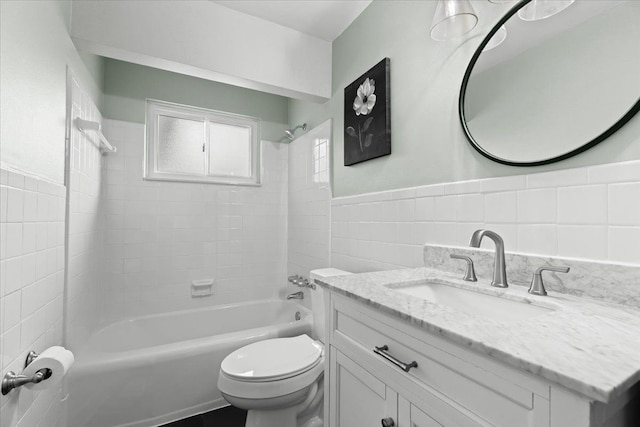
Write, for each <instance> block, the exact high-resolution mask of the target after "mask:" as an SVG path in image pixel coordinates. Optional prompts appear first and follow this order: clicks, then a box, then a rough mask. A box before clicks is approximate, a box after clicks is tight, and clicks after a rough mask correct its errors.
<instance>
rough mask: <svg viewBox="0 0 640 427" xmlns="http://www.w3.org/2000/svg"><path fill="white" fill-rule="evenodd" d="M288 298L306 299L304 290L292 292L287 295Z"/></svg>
mask: <svg viewBox="0 0 640 427" xmlns="http://www.w3.org/2000/svg"><path fill="white" fill-rule="evenodd" d="M287 299H304V293H303V292H302V291H300V292H294V293H292V294H289V295H287Z"/></svg>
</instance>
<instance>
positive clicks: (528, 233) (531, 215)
mask: <svg viewBox="0 0 640 427" xmlns="http://www.w3.org/2000/svg"><path fill="white" fill-rule="evenodd" d="M400 202H402V203H403V205H400V204H399V203H400ZM331 204H332V208H331V215H332V223H331V227H332V230H331V236H332V240H331V242H332V252H331V262H332V267H336V268H344V269H346V270H351V271H368V270H379V269H389V268H402V267H418V266H421V265H422V245H423V244H425V243H432V244H445V245H458V246H466V245H468V242H469V238H470V236H471V233H472V232H473V230H475V229H477V228H489V229H492V230H495V231H496V232H498V233H499V234H501V235H502V236H503V238H504V240H505V244H506V248H507V250H509V251H516V252H520V253H531V254H539V255H550V256H556V255H557V256H563V257H572V258H580V259H587V260H597V261H610V262H616V263H619V262H620V263H631V264H635V265H639V264H640V161H631V162H623V163H616V164H609V165H600V166H593V167H584V168H576V169H566V170H561V171H554V172H545V173H538V174H530V175H519V176H511V177H503V178H490V179H484V180H476V181H466V182H457V183H450V184H436V185H429V186H424V187H416V188H407V189H401V190H394V191H387V192H381V193H372V194H364V195H358V196H352V197H344V198H337V199H333V201H332V203H331ZM491 245H492V244H491V242H489V241H487V242H483V247H491Z"/></svg>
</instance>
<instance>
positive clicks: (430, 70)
mask: <svg viewBox="0 0 640 427" xmlns="http://www.w3.org/2000/svg"><path fill="white" fill-rule="evenodd" d="M435 4H436V2H435V1H420V2H418V1H393V2H392V1H375V0H374V2H373V3H372V4H371V5H370V6H369V7H368V8H367V9H366V10H365V11H364V12H363V13H362V15H360V16H359V17H358V18H357V19H356V20H355V21H354V22H353V24H351V26H349V28H347V29H346V30H345V32H344V33H343V34H342V35H341V36H340V37H339V38H338V39H336V40H335V42H334V43H333V67H332V71H333V75H332V97H331V100H330V101H328V102H327V103H326V104H323V105H318V104H313V103H310V102H305V101H298V100H291V101H290V102H289V122H290V123H302V122H307V123H308V124H309V125H310V126H311V127H313V126H316V125H318V124H320V123H322V122H323V121H325V120H326V119H327V118H333V119H334V122H333V123H334V130H333V147H334V151H333V188H334V192H333V194H334V197H339V196H347V195H353V194H361V193H367V192H372V191H381V190H389V189H396V188H405V187H412V186H418V185H426V184H432V183H440V182H451V181H459V180H468V179H476V178H486V177H493V176H505V175H515V174H522V173H531V172H539V171H545V170H554V169H565V168H570V167H577V166H585V165H593V164H601V163H611V162H617V161H623V160H635V159H640V116H636V117H635V118H634V119H632V121H631V122H629V123H627V125H626V126H625V127H624V128H622V129H621V130H620V131H618V132H617V133H616V134H615V135H613V136H612V137H611V138H609V139H608V140H606V141H605V142H603V143H601V144H600V145H598V146H596V147H594V148H593V149H591V150H588V151H587V152H585V153H582V154H580V155H578V156H576V157H573V158H571V159H568V160H565V161H562V162H559V163H555V164H552V165H546V166H540V167H534V168H531V167H528V168H518V167H511V166H505V165H501V164H498V163H495V162H492V161H490V160H488V159H486V158H484V157H482V156H481V155H480V154H479V153H477V152H476V151H475V150H474V149H473V148H472V147H471V146H470V145H469V143H468V142H467V139H466V138H465V136H464V133H463V131H462V128H461V126H460V123H459V119H458V113H457V102H458V92H459V90H460V84H461V82H462V77H463V75H464V72H465V69H466V66H467V64H468V62H469V60H470V59H471V56H472V55H473V53H474V51H475V48H476V47H477V46H478V44H479V43H480V42H481V39H482V36H481V34H486V31H488V29H489V28H490V27H491V26H492V25H493V24H494V23H495V22H496V21H497V20H498V19H499V17H500V16H501V15H502V14H503V13H505V12H506V11H507V10H508V7H509V5H494V4H491V3H489V2H473V5H474V7H475V8H476V12H477V13H478V16H479V24H478V26H477V27H476V28H475V29H474V31H473V32H472V33H470V37H469V38H467V39H462V41H460V40H458V41H450V42H435V41H433V40H431V38H430V37H429V26H430V24H431V19H432V17H433V12H434V9H435ZM384 57H389V58H390V59H391V133H392V137H391V139H392V142H391V145H392V154H391V155H390V156H386V157H381V158H378V159H374V160H370V161H368V162H364V163H360V164H357V165H354V166H349V167H345V166H343V130H342V129H343V114H344V112H343V103H344V96H343V94H344V88H345V87H346V86H347V85H349V84H350V83H351V82H352V81H353V80H355V79H356V78H358V77H359V76H360V75H361V74H362V73H364V72H365V71H366V70H368V69H369V68H370V67H372V66H373V65H375V64H376V63H378V62H379V61H380V60H381V59H382V58H384Z"/></svg>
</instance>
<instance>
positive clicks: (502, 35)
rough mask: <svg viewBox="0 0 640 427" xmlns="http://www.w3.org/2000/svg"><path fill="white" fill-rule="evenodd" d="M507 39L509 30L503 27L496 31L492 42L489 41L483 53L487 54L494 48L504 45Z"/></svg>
mask: <svg viewBox="0 0 640 427" xmlns="http://www.w3.org/2000/svg"><path fill="white" fill-rule="evenodd" d="M506 38H507V29H506V27H505V26H504V25H503V26H501V27H500V28H498V31H496V33H495V34H494V35H493V37H491V40H489V43H487V45H486V46H485V47H484V49H482V51H483V52H486V51H488V50H491V49H493V48H494V47H496V46H498V45H499V44H500V43H502V42H503V41H504V39H506Z"/></svg>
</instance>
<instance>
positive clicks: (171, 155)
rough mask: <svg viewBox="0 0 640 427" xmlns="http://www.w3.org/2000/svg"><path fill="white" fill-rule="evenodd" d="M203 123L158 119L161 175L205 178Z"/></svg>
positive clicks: (158, 157) (168, 117)
mask: <svg viewBox="0 0 640 427" xmlns="http://www.w3.org/2000/svg"><path fill="white" fill-rule="evenodd" d="M203 145H204V122H200V121H196V120H188V119H182V118H177V117H170V116H162V115H160V116H158V155H157V165H158V171H159V172H172V173H179V174H189V175H204V160H205V156H204V153H203V149H202V147H203Z"/></svg>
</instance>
